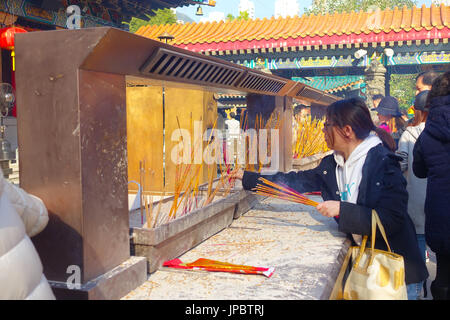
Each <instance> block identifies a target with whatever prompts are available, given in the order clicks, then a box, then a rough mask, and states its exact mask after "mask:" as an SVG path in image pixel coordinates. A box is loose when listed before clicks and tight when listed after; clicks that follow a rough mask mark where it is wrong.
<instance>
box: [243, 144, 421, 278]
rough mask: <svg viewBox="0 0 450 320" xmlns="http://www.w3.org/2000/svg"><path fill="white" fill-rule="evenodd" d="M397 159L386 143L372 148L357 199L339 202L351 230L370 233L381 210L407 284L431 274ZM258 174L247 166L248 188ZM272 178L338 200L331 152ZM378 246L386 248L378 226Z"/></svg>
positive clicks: (344, 226)
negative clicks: (313, 163)
mask: <svg viewBox="0 0 450 320" xmlns="http://www.w3.org/2000/svg"><path fill="white" fill-rule="evenodd" d="M398 160H399V158H398V157H397V156H395V155H394V154H393V153H391V152H389V151H388V150H387V149H386V148H384V147H383V145H382V144H379V145H377V146H376V147H374V148H372V149H370V150H369V152H368V153H367V157H366V160H365V163H364V165H363V169H362V179H361V183H360V186H359V194H358V200H357V204H353V203H349V202H341V206H340V212H339V217H338V218H337V219H336V221H337V222H338V224H339V227H338V229H339V231H341V232H344V233H347V234H352V233H354V234H360V235H369V236H370V235H371V223H372V220H371V217H372V209H375V211H376V212H377V213H378V215H379V217H380V219H381V222H382V224H383V226H384V228H385V231H386V234H387V238H388V241H389V245H390V247H391V250H392V251H393V252H395V253H397V254H400V255H402V256H403V258H404V261H405V278H406V279H405V280H406V284H410V283H418V282H421V281H423V280H425V279H426V278H428V271H427V267H426V265H425V262H424V261H423V258H422V257H421V254H420V251H419V247H418V244H417V237H416V233H415V228H414V224H413V222H412V220H411V218H410V217H409V215H408V213H407V207H408V206H407V204H408V193H407V191H406V180H405V179H404V177H403V175H402V172H401V171H400V166H399V163H398ZM259 176H260V175H259V174H258V173H255V172H249V171H245V172H244V176H243V178H242V186H243V187H244V189H246V190H250V189H252V188H254V187H255V186H256V183H257V179H258V177H259ZM264 177H265V178H266V179H268V180H271V181H274V182H281V183H284V184H286V185H288V186H290V187H291V188H293V189H296V190H297V191H299V192H301V193H304V192H311V191H321V192H322V198H323V199H324V200H337V201H340V193H339V190H338V186H337V182H336V162H335V160H334V157H333V155H329V156H327V157H325V158H323V159H322V161H321V163H320V164H319V166H318V167H316V168H314V169H312V170H306V171H298V172H294V171H292V172H289V173H282V172H279V173H277V174H274V175H264ZM375 248H377V249H380V250H387V247H386V244H385V243H384V240H383V238H382V236H381V234H380V232H379V231H378V230H377V235H376V242H375Z"/></svg>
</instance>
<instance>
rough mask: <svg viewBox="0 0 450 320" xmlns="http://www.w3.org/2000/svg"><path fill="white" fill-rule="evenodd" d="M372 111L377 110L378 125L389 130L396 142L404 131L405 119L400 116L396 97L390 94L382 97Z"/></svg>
mask: <svg viewBox="0 0 450 320" xmlns="http://www.w3.org/2000/svg"><path fill="white" fill-rule="evenodd" d="M372 111H376V112H377V115H378V119H379V122H380V124H379V127H380V128H382V129H384V130H386V131H387V132H389V133H390V134H391V135H392V138H394V140H395V142H396V143H397V144H398V141H399V140H400V137H401V135H402V133H403V132H404V131H405V127H406V121H405V120H403V118H402V114H401V112H400V108H399V106H398V101H397V99H395V98H394V97H391V96H387V97H384V98H383V99H381V101H380V103H379V104H378V107H376V108H373V109H372Z"/></svg>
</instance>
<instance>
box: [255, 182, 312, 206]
mask: <svg viewBox="0 0 450 320" xmlns="http://www.w3.org/2000/svg"><path fill="white" fill-rule="evenodd" d="M258 180H259V181H261V183H258V184H257V185H256V187H255V188H253V189H252V191H254V192H255V193H256V194H259V195H262V196H268V197H272V198H278V199H283V200H287V201H291V202H296V203H301V204H306V205H308V206H313V207H316V206H317V205H318V204H319V203H318V202H316V201H313V200H311V199H308V198H307V197H305V196H304V195H303V194H301V193H299V192H297V191H296V190H294V189H292V188H289V187H288V186H285V185H281V184H276V183H274V182H272V181H269V180H267V179H265V178H263V177H260V178H259V179H258Z"/></svg>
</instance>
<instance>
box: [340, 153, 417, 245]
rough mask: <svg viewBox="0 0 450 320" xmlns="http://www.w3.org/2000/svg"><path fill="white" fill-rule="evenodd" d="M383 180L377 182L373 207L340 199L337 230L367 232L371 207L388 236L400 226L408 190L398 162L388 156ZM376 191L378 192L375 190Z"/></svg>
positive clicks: (404, 213)
mask: <svg viewBox="0 0 450 320" xmlns="http://www.w3.org/2000/svg"><path fill="white" fill-rule="evenodd" d="M383 170H384V173H383V177H382V178H383V179H382V181H381V184H380V186H379V187H380V188H381V189H380V190H379V196H378V197H377V199H376V202H375V204H374V208H370V207H366V206H362V205H358V204H353V203H349V202H341V206H340V212H339V227H338V229H339V231H341V232H344V233H355V234H360V235H370V234H371V232H372V229H371V226H372V209H375V211H376V212H377V214H378V216H379V217H380V220H381V223H382V224H383V227H384V229H385V231H386V235H387V236H388V238H389V236H390V235H392V234H395V233H397V232H398V231H399V230H400V229H401V228H404V223H405V216H406V214H407V205H408V192H407V191H406V180H405V178H404V177H403V174H402V172H401V170H400V167H399V164H398V162H397V161H396V160H394V159H393V158H390V159H389V160H388V161H387V163H386V165H385V166H384V169H383ZM377 193H378V192H377Z"/></svg>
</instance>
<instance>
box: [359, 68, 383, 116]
mask: <svg viewBox="0 0 450 320" xmlns="http://www.w3.org/2000/svg"><path fill="white" fill-rule="evenodd" d="M364 75H365V81H366V88H367V93H366V94H367V106H368V107H369V108H373V107H374V105H373V102H372V96H373V95H375V94H382V95H383V96H384V95H385V90H386V86H385V81H386V68H385V67H384V66H383V64H382V63H381V62H380V61H378V60H376V59H375V60H372V62H371V63H370V65H369V66H368V67H367V68H366V69H365V70H364Z"/></svg>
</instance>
